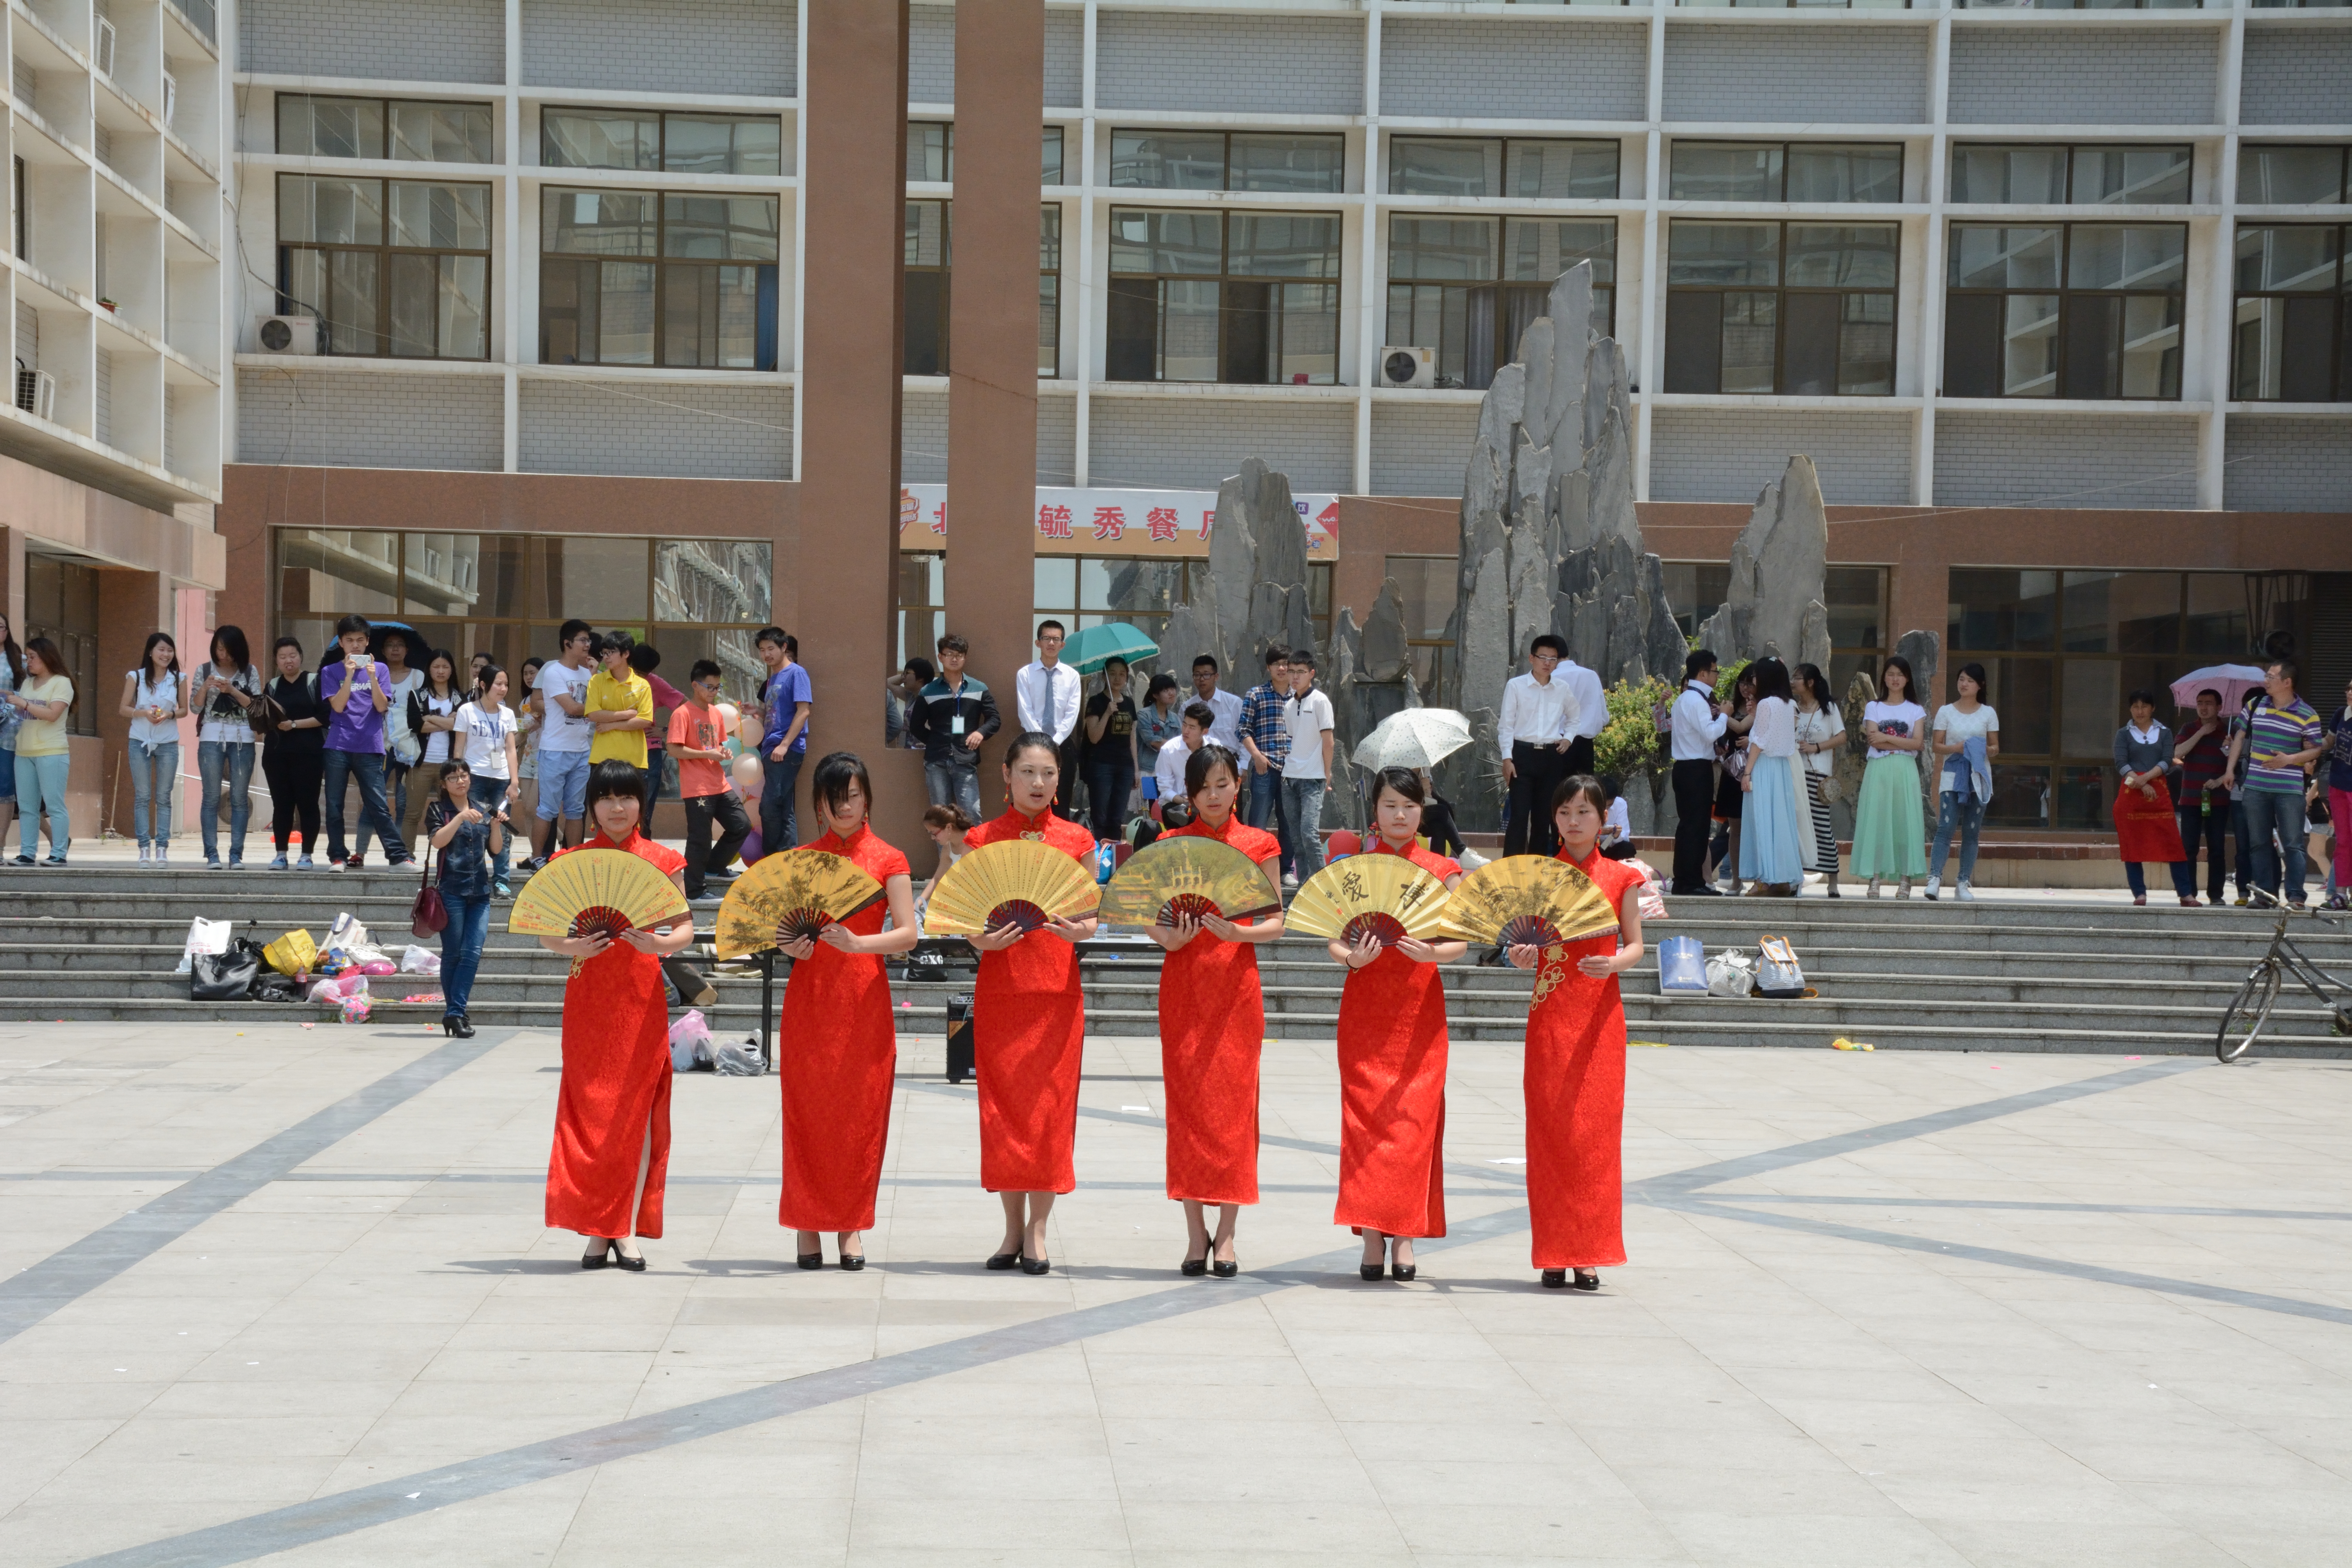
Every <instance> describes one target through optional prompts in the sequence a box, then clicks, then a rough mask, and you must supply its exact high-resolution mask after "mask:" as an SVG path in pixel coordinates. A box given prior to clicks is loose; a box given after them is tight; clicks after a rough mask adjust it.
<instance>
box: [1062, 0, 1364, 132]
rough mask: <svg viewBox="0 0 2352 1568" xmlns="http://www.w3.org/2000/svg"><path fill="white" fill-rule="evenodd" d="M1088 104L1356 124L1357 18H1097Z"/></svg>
mask: <svg viewBox="0 0 2352 1568" xmlns="http://www.w3.org/2000/svg"><path fill="white" fill-rule="evenodd" d="M1095 26H1096V37H1097V57H1098V58H1097V60H1096V63H1095V73H1096V74H1095V101H1096V102H1097V103H1098V104H1099V105H1101V106H1102V107H1103V108H1105V109H1111V110H1119V109H1173V110H1195V111H1202V110H1223V111H1226V112H1231V113H1257V114H1360V113H1362V112H1363V108H1364V24H1363V21H1362V19H1361V18H1360V17H1355V16H1349V17H1344V18H1341V17H1334V18H1331V19H1328V20H1326V19H1324V18H1321V17H1316V16H1241V15H1237V14H1235V13H1233V12H1229V11H1228V12H1219V13H1216V14H1214V15H1204V14H1201V13H1193V12H1181V11H1174V12H1159V11H1150V12H1129V11H1104V12H1103V13H1101V15H1100V16H1099V18H1098V19H1097V22H1096V24H1095Z"/></svg>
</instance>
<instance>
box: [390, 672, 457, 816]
mask: <svg viewBox="0 0 2352 1568" xmlns="http://www.w3.org/2000/svg"><path fill="white" fill-rule="evenodd" d="M465 700H466V692H465V689H464V688H462V687H460V686H459V685H458V684H457V656H456V655H455V654H452V653H451V652H450V651H449V650H448V649H447V648H446V647H440V648H434V649H432V650H431V651H430V652H428V653H427V654H425V679H424V680H423V681H422V682H420V683H419V684H418V685H417V687H416V689H415V690H414V691H411V692H410V693H409V694H408V700H407V701H406V703H405V704H404V706H405V707H406V708H407V710H408V732H409V733H410V734H411V735H413V736H415V739H416V743H417V751H416V754H415V758H414V759H413V760H412V761H411V762H410V763H409V767H408V775H409V778H410V779H411V780H412V781H413V782H414V783H415V785H416V788H415V791H414V792H412V793H411V794H410V795H409V797H408V806H407V809H406V810H405V811H404V812H403V813H402V814H401V819H400V847H401V848H402V849H403V850H404V851H405V850H406V849H407V848H408V847H410V846H412V845H414V844H415V842H416V830H417V828H418V827H419V826H421V825H422V824H423V822H424V820H425V807H426V806H428V805H432V804H433V803H434V802H435V801H436V800H438V799H440V798H441V769H442V768H443V767H444V766H445V765H446V763H448V761H449V758H450V755H451V752H450V747H449V738H450V735H451V733H452V732H453V731H454V730H455V728H456V725H457V710H458V709H459V708H460V707H461V706H463V705H464V703H465Z"/></svg>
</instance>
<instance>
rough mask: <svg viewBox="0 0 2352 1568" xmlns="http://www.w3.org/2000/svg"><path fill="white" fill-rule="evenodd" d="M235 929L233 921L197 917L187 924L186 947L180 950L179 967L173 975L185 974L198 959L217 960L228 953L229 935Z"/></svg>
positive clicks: (192, 967)
mask: <svg viewBox="0 0 2352 1568" xmlns="http://www.w3.org/2000/svg"><path fill="white" fill-rule="evenodd" d="M235 930H236V921H208V920H206V919H205V917H204V916H202V915H198V916H197V917H196V918H195V919H194V920H192V921H189V922H188V941H187V945H186V946H184V947H183V948H182V949H181V950H180V964H179V967H178V968H176V969H174V970H173V971H172V973H174V974H185V973H188V972H189V971H190V970H192V969H194V967H195V963H196V960H197V959H199V958H217V957H219V956H220V955H221V954H222V953H224V952H227V951H228V939H229V933H230V932H231V931H235Z"/></svg>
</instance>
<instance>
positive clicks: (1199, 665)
mask: <svg viewBox="0 0 2352 1568" xmlns="http://www.w3.org/2000/svg"><path fill="white" fill-rule="evenodd" d="M1218 673H1219V671H1218V667H1217V659H1216V656H1215V655H1214V654H1206V653H1204V654H1202V655H1201V656H1200V657H1199V658H1196V659H1194V660H1193V661H1192V701H1193V702H1205V703H1207V704H1208V705H1209V711H1210V712H1212V713H1214V714H1215V715H1216V716H1217V721H1216V722H1215V723H1214V724H1212V725H1210V726H1209V739H1211V740H1212V741H1214V742H1216V743H1217V744H1219V745H1220V746H1223V748H1224V749H1225V750H1227V751H1229V752H1233V754H1234V755H1235V756H1237V757H1238V756H1240V755H1241V754H1242V700H1241V699H1240V698H1238V697H1236V696H1234V694H1233V693H1232V692H1230V691H1225V690H1222V689H1219V687H1218V685H1217V676H1218ZM1189 705H1190V704H1187V706H1189Z"/></svg>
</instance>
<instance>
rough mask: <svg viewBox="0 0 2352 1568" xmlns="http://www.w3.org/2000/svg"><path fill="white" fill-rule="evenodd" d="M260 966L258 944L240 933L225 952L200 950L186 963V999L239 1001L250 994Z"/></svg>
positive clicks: (259, 975) (194, 1000) (258, 974)
mask: <svg viewBox="0 0 2352 1568" xmlns="http://www.w3.org/2000/svg"><path fill="white" fill-rule="evenodd" d="M262 967H263V966H262V962H261V947H260V944H259V943H257V942H248V941H247V940H246V939H245V938H243V937H239V938H237V939H236V941H235V942H230V943H229V945H228V951H227V952H223V953H217V954H215V953H205V954H202V955H200V956H198V957H197V958H196V959H195V961H194V963H191V964H190V965H189V968H188V1000H189V1001H191V1002H242V1001H244V1000H245V999H246V998H247V997H248V996H250V995H252V994H253V987H254V983H255V982H256V981H257V980H258V979H260V978H261V972H262Z"/></svg>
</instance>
